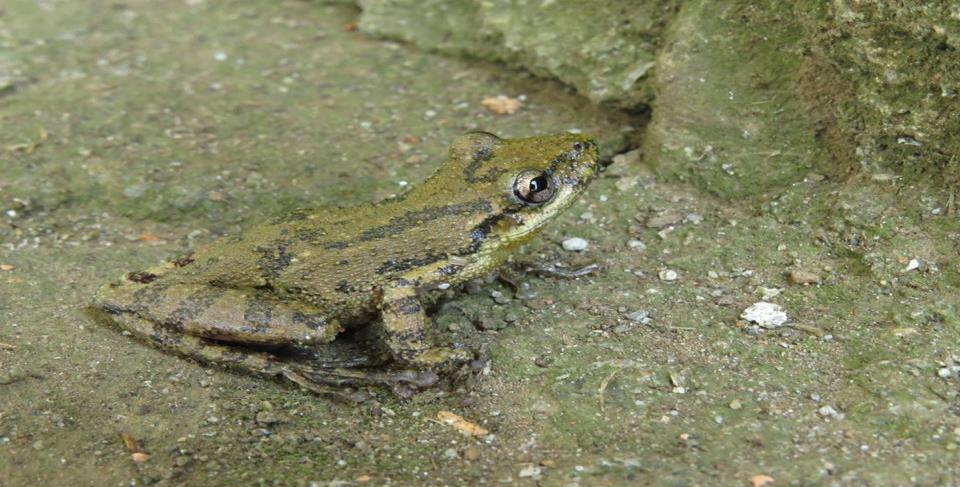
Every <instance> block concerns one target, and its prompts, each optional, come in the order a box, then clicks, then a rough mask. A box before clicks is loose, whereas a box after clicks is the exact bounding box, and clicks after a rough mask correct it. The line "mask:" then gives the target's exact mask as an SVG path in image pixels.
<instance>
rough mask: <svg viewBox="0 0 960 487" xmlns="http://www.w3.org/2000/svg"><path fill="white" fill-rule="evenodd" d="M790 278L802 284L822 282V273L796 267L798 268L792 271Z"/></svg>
mask: <svg viewBox="0 0 960 487" xmlns="http://www.w3.org/2000/svg"><path fill="white" fill-rule="evenodd" d="M790 280H791V281H792V282H793V283H794V284H801V285H808V284H817V283H819V282H820V275H819V274H817V273H816V272H810V271H805V270H802V269H796V270H793V271H790Z"/></svg>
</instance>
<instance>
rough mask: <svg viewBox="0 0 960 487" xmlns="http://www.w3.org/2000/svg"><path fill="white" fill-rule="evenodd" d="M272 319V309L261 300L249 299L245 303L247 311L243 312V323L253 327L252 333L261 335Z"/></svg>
mask: <svg viewBox="0 0 960 487" xmlns="http://www.w3.org/2000/svg"><path fill="white" fill-rule="evenodd" d="M272 319H273V307H272V306H270V305H269V304H268V303H266V302H265V301H263V300H260V299H251V300H249V301H248V302H247V309H246V310H244V312H243V321H244V323H246V324H248V325H250V326H252V327H253V331H254V332H257V333H262V332H264V331H266V330H267V328H269V326H270V321H271V320H272Z"/></svg>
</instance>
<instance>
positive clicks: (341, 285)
mask: <svg viewBox="0 0 960 487" xmlns="http://www.w3.org/2000/svg"><path fill="white" fill-rule="evenodd" d="M335 289H336V290H337V291H340V292H341V293H344V294H349V293H352V292H354V291H356V290H357V289H356V288H354V287H353V286H351V285H350V283H349V282H347V281H340V282H338V283H337V287H336V288H335Z"/></svg>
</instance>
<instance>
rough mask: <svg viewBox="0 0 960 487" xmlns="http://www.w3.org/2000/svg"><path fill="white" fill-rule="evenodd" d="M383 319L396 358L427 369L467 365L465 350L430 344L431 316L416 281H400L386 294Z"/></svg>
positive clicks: (388, 287) (381, 308)
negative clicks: (429, 327)
mask: <svg viewBox="0 0 960 487" xmlns="http://www.w3.org/2000/svg"><path fill="white" fill-rule="evenodd" d="M380 313H381V319H382V320H383V329H384V334H385V336H386V341H387V346H388V347H389V348H390V351H391V352H392V353H393V355H394V357H395V358H397V359H399V360H401V361H403V362H407V363H410V364H412V365H415V366H418V367H424V368H440V367H445V366H450V365H456V364H460V363H463V362H466V361H467V360H469V359H470V355H469V354H468V353H467V352H466V351H465V350H460V349H455V348H447V347H432V346H430V345H429V344H428V343H427V339H426V336H425V329H426V325H427V315H426V313H425V312H424V309H423V303H421V302H420V298H419V297H418V296H417V290H416V285H415V284H414V283H413V282H412V281H408V280H406V279H399V280H397V281H394V282H392V283H390V284H389V285H388V286H387V288H386V289H384V291H383V301H382V302H381V304H380Z"/></svg>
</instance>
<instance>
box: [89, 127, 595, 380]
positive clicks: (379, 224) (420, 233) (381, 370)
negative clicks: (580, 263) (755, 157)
mask: <svg viewBox="0 0 960 487" xmlns="http://www.w3.org/2000/svg"><path fill="white" fill-rule="evenodd" d="M600 169H601V164H600V160H599V155H598V146H597V144H596V142H595V141H594V139H593V138H591V137H590V136H587V135H584V134H575V133H563V134H558V135H544V136H533V137H523V138H512V139H511V138H500V137H498V136H496V135H494V134H491V133H488V132H471V133H467V134H464V135H461V136H459V137H457V138H456V139H455V140H454V142H453V143H452V144H451V146H450V148H449V156H448V158H447V161H446V162H445V163H443V164H441V165H439V167H438V168H437V169H436V170H435V171H434V173H433V174H432V175H431V176H430V177H428V178H427V179H426V180H424V181H423V182H422V183H421V184H419V185H416V186H414V187H413V188H411V189H410V190H408V191H406V192H405V193H402V194H400V195H397V196H394V197H391V198H387V199H384V200H381V201H379V202H375V203H364V204H360V205H355V206H344V207H339V206H336V207H319V208H305V209H296V210H293V211H291V212H289V213H287V214H284V215H281V216H279V217H276V218H273V219H271V220H268V221H266V222H265V223H261V224H258V225H253V226H251V227H249V228H247V229H245V230H243V231H241V232H239V233H236V234H231V235H227V236H224V237H221V238H220V239H217V240H214V241H211V242H210V243H208V244H206V245H204V246H200V247H198V248H196V249H194V250H192V251H190V252H188V253H186V254H185V255H182V256H180V257H178V258H176V259H173V260H170V261H168V262H164V263H162V264H159V265H156V266H153V267H150V268H147V269H144V270H140V271H135V272H129V273H126V274H124V275H123V276H122V277H121V278H120V279H119V280H118V281H116V282H112V283H109V284H107V285H105V286H103V287H102V288H101V289H100V290H99V292H98V293H97V295H96V297H95V298H94V300H93V303H92V308H93V309H94V310H95V311H96V312H99V314H101V315H102V316H104V317H105V319H106V320H108V321H110V322H112V323H113V324H115V325H117V326H118V327H119V328H120V329H121V330H123V331H124V333H125V334H128V335H133V336H135V337H138V338H140V339H142V340H145V341H147V342H148V343H150V344H152V345H155V346H158V347H160V348H162V349H165V350H167V351H170V352H173V353H175V354H178V355H181V356H185V357H189V358H193V359H197V360H199V361H201V362H206V363H211V364H216V365H223V366H227V367H231V368H234V369H240V370H243V371H247V372H252V373H256V374H262V375H268V376H275V377H284V378H286V379H289V380H290V381H292V382H294V383H296V384H299V385H300V386H302V387H304V388H306V389H308V390H312V391H314V392H317V393H335V392H336V391H337V390H339V389H340V388H344V387H346V388H356V387H362V386H368V385H375V386H384V385H386V386H390V387H393V388H394V389H395V390H401V389H402V390H405V391H408V393H410V391H420V390H423V389H426V388H429V387H432V386H434V385H435V384H436V383H437V382H438V380H439V379H440V377H441V375H442V374H444V373H447V372H448V371H450V370H451V369H453V368H456V367H458V366H461V367H462V366H463V364H465V363H469V362H470V361H472V360H474V358H473V357H474V356H473V355H472V354H471V353H470V351H468V350H465V349H464V348H463V347H457V346H438V345H436V344H433V343H431V341H430V340H429V339H428V338H427V334H426V332H427V330H428V325H429V323H430V318H429V317H428V316H427V305H426V301H425V299H426V296H428V295H430V294H431V293H436V292H438V291H439V290H448V289H451V288H454V289H456V287H458V286H461V285H463V284H464V283H466V282H467V281H469V280H472V279H475V278H478V277H482V276H484V275H488V274H489V273H490V272H492V271H493V270H495V269H496V268H498V267H499V266H501V265H503V264H504V263H505V262H506V261H507V260H508V259H509V258H510V256H511V255H512V254H513V253H514V252H515V251H516V250H517V249H518V247H519V246H521V245H522V244H524V243H525V242H528V241H530V239H531V238H533V237H534V236H535V235H536V234H537V232H538V231H539V230H541V229H542V228H543V227H544V225H545V224H547V223H548V222H550V221H551V220H554V219H555V218H556V217H557V216H558V215H560V214H561V213H562V212H563V211H564V210H566V209H567V208H569V207H570V206H571V205H572V204H573V203H574V202H575V201H577V200H578V198H579V197H580V195H581V194H583V192H584V190H585V189H586V188H587V187H588V185H589V184H590V182H591V181H592V180H593V179H594V178H595V176H596V175H597V174H598V173H599V171H600ZM370 325H376V326H370ZM370 330H376V331H374V332H371V331H370ZM351 333H353V334H355V335H356V336H357V337H360V338H357V339H354V340H350V341H341V340H338V339H337V337H338V336H341V335H345V334H351Z"/></svg>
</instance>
